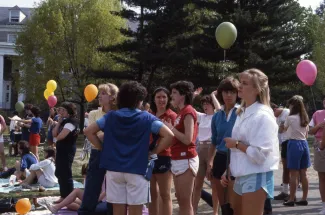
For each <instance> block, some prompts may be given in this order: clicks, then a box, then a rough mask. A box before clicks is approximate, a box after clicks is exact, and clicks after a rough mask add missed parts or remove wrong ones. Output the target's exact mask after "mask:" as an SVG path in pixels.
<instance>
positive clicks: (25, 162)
mask: <svg viewBox="0 0 325 215" xmlns="http://www.w3.org/2000/svg"><path fill="white" fill-rule="evenodd" d="M36 163H37V159H36V157H35V155H33V154H32V153H29V154H25V155H24V156H23V157H22V158H21V161H20V171H22V172H23V171H25V170H26V169H29V168H30V166H31V165H32V164H36Z"/></svg>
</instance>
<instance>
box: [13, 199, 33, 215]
mask: <svg viewBox="0 0 325 215" xmlns="http://www.w3.org/2000/svg"><path fill="white" fill-rule="evenodd" d="M15 208H16V212H17V213H18V214H27V213H28V212H29V211H30V209H31V208H32V205H31V204H30V202H29V199H27V198H24V199H19V200H18V201H17V203H16V206H15Z"/></svg>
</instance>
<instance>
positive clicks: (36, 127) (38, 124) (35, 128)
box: [29, 117, 43, 134]
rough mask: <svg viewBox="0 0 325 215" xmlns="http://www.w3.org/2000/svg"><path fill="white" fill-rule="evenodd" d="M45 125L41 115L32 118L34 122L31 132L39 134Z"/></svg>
mask: <svg viewBox="0 0 325 215" xmlns="http://www.w3.org/2000/svg"><path fill="white" fill-rule="evenodd" d="M42 126H43V122H42V120H41V118H39V117H33V118H32V124H31V126H30V129H29V130H30V132H31V133H33V134H39V133H40V132H41V128H42Z"/></svg>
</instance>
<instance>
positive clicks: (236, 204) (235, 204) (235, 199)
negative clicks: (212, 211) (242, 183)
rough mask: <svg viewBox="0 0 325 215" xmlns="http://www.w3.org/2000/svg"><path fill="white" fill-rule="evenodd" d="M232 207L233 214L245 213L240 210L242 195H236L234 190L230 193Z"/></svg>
mask: <svg viewBox="0 0 325 215" xmlns="http://www.w3.org/2000/svg"><path fill="white" fill-rule="evenodd" d="M231 206H232V209H233V210H234V214H236V215H245V214H244V213H243V211H242V196H240V195H238V194H237V193H236V192H235V191H234V192H233V195H232V201H231Z"/></svg>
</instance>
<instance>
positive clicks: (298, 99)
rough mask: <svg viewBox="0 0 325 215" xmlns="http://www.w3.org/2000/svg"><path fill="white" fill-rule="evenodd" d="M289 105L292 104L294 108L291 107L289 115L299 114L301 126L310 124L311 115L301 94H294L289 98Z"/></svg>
mask: <svg viewBox="0 0 325 215" xmlns="http://www.w3.org/2000/svg"><path fill="white" fill-rule="evenodd" d="M288 106H292V108H290V114H289V116H291V115H295V114H299V116H300V126H301V127H306V126H307V125H308V124H309V117H308V114H307V112H306V108H305V105H304V102H303V97H302V96H299V95H295V96H293V97H292V98H291V99H289V101H288Z"/></svg>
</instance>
